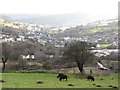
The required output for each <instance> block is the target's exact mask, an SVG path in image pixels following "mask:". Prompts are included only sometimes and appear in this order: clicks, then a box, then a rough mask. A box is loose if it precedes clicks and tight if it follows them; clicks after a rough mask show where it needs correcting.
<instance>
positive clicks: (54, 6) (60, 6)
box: [0, 0, 119, 16]
mask: <svg viewBox="0 0 120 90" xmlns="http://www.w3.org/2000/svg"><path fill="white" fill-rule="evenodd" d="M118 1H119V0H1V1H0V14H8V13H40V14H50V15H51V14H63V13H73V12H80V13H88V14H93V15H99V16H117V14H118Z"/></svg>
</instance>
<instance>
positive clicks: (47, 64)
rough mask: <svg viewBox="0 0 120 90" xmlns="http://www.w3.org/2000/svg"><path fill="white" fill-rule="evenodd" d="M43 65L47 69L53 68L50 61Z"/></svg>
mask: <svg viewBox="0 0 120 90" xmlns="http://www.w3.org/2000/svg"><path fill="white" fill-rule="evenodd" d="M42 67H43V68H44V69H46V70H49V69H51V67H52V66H51V65H50V64H49V63H48V62H46V63H44V64H43V65H42Z"/></svg>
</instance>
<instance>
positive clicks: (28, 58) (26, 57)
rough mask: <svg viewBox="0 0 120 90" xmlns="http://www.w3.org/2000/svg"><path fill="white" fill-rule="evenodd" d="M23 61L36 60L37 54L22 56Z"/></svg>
mask: <svg viewBox="0 0 120 90" xmlns="http://www.w3.org/2000/svg"><path fill="white" fill-rule="evenodd" d="M21 58H22V59H23V60H35V54H33V53H25V54H22V55H21Z"/></svg>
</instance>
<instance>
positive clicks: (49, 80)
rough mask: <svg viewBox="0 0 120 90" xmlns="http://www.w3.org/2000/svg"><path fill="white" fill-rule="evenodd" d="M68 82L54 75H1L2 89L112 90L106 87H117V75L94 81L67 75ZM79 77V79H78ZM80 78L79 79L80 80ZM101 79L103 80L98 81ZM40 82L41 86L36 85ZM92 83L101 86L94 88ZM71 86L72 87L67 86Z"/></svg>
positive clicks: (96, 78)
mask: <svg viewBox="0 0 120 90" xmlns="http://www.w3.org/2000/svg"><path fill="white" fill-rule="evenodd" d="M67 75H68V76H69V79H68V81H66V80H63V81H59V79H57V78H56V76H57V74H54V73H3V74H2V80H5V82H4V83H2V87H3V88H112V87H108V85H113V86H118V74H111V75H104V76H94V77H95V81H87V80H86V78H83V76H76V75H74V74H67ZM78 77H79V78H78ZM80 78H81V79H80ZM100 79H103V80H100ZM38 81H42V82H43V84H37V82H38ZM93 83H95V84H97V85H101V86H102V87H96V85H93ZM68 84H73V85H74V86H68Z"/></svg>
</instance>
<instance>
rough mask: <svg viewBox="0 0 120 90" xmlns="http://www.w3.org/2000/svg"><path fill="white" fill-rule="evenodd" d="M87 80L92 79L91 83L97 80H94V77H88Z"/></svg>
mask: <svg viewBox="0 0 120 90" xmlns="http://www.w3.org/2000/svg"><path fill="white" fill-rule="evenodd" d="M86 78H87V80H90V79H91V81H95V79H94V77H93V76H87V77H86Z"/></svg>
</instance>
